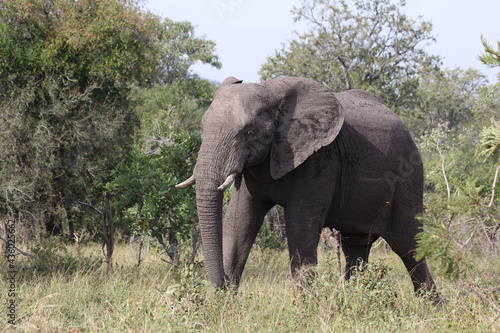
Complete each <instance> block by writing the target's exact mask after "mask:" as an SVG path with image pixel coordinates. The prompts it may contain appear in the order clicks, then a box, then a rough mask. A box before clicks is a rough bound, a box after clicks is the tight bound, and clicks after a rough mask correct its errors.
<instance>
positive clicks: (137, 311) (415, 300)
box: [0, 244, 500, 332]
mask: <svg viewBox="0 0 500 333" xmlns="http://www.w3.org/2000/svg"><path fill="white" fill-rule="evenodd" d="M100 251H101V249H100V245H94V246H87V247H86V248H85V249H84V251H83V253H82V254H81V257H80V259H79V261H80V262H84V264H80V265H77V266H75V265H70V264H66V266H67V267H65V266H64V265H61V266H57V265H56V266H54V269H50V268H47V267H45V268H39V269H38V270H36V269H33V268H32V267H31V266H30V265H29V262H28V260H27V259H26V258H19V257H16V259H17V262H16V265H17V266H18V267H20V268H22V267H24V269H22V270H21V271H20V272H19V273H17V276H16V278H17V281H16V282H17V292H18V294H19V295H18V297H17V298H16V301H17V316H18V324H17V325H16V326H15V327H13V326H12V325H6V326H5V328H4V329H3V330H4V331H20V332H37V331H39V332H162V331H163V332H192V331H208V332H330V331H338V330H341V331H346V332H396V331H397V332H400V331H409V332H429V331H431V332H445V331H448V332H449V331H457V332H495V331H500V318H499V312H498V310H496V309H495V306H496V307H498V306H499V291H500V290H499V288H500V259H499V257H486V256H485V255H479V254H476V255H475V256H474V257H470V258H467V262H468V264H469V265H470V268H469V270H468V276H467V277H466V278H465V279H464V280H461V281H458V282H449V281H447V280H444V279H440V278H436V283H437V284H438V288H439V291H440V292H441V293H442V295H443V296H444V298H445V299H446V304H445V305H442V306H433V305H431V302H430V301H429V300H427V299H425V298H419V297H415V296H414V294H413V291H412V286H411V282H410V278H409V276H408V274H407V273H406V270H405V269H404V266H403V264H402V263H401V261H400V259H399V258H397V257H396V256H395V255H394V254H392V253H390V252H389V251H387V250H385V249H383V248H382V247H378V248H377V249H375V250H374V251H373V252H372V256H371V262H372V264H370V266H369V268H368V271H367V272H366V273H365V274H363V275H360V276H358V277H357V278H355V279H354V280H352V281H351V282H349V283H344V282H343V281H342V278H341V277H340V274H339V272H338V269H337V260H336V257H335V255H334V254H330V253H327V252H326V251H324V250H322V249H321V250H320V261H319V266H318V275H317V278H316V279H315V280H314V281H309V282H307V283H302V284H301V285H298V284H296V283H293V282H292V281H291V280H290V278H289V270H288V255H287V251H280V252H277V251H271V250H261V249H259V248H256V249H254V250H253V252H252V254H251V256H250V259H249V262H248V264H247V267H246V270H245V273H244V277H243V279H242V284H241V287H240V290H239V292H238V293H237V294H233V293H225V294H222V293H216V292H214V291H213V289H212V288H211V287H210V286H209V285H208V283H207V282H206V280H205V279H206V277H205V272H204V269H203V267H202V266H201V265H193V266H190V267H187V268H182V269H174V268H173V267H172V266H170V265H168V264H166V263H164V262H163V261H161V260H160V256H159V254H158V253H157V252H156V251H155V250H150V251H149V252H147V253H146V252H145V253H143V258H144V261H143V263H142V264H141V267H140V269H137V267H136V266H135V265H136V256H137V247H136V246H135V245H129V244H120V245H118V246H117V247H116V250H115V255H114V262H115V265H114V267H113V269H112V270H111V271H110V272H107V271H106V267H105V265H100V267H95V265H94V266H92V264H91V263H92V260H95V258H97V257H98V256H99V255H101V252H100ZM66 256H67V257H71V258H76V256H77V255H76V251H75V248H74V247H73V246H68V253H67V254H66ZM82 258H91V259H88V260H86V261H84V260H83V259H82ZM92 258H94V259H92ZM66 261H67V262H68V260H66ZM2 267H3V268H2V280H1V285H0V290H1V293H2V299H4V300H6V299H7V296H6V295H7V286H6V278H5V276H6V275H5V270H6V269H5V265H2ZM75 267H76V268H75ZM381 272H385V274H382V275H383V277H382V278H380V273H381ZM377 275H379V278H378V279H377ZM466 283H471V286H473V287H474V288H475V290H476V291H473V290H472V289H471V287H470V286H468V285H467V284H466ZM478 293H479V294H480V295H481V296H479V295H478ZM2 304H6V303H5V301H4V302H2ZM0 318H1V320H2V324H4V323H6V321H7V320H6V318H7V310H6V307H5V306H2V307H1V309H0ZM0 327H4V326H3V325H0Z"/></svg>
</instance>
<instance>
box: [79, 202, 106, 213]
mask: <svg viewBox="0 0 500 333" xmlns="http://www.w3.org/2000/svg"><path fill="white" fill-rule="evenodd" d="M76 202H78V203H79V204H82V205H84V206H87V207H90V208H93V209H94V210H95V211H96V212H98V213H99V214H101V215H104V213H103V212H101V211H100V210H99V209H97V208H95V207H94V206H92V205H91V204H89V203H86V202H82V201H79V200H77V201H76Z"/></svg>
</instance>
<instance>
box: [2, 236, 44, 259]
mask: <svg viewBox="0 0 500 333" xmlns="http://www.w3.org/2000/svg"><path fill="white" fill-rule="evenodd" d="M0 239H1V240H3V241H4V242H5V244H7V245H8V246H11V247H13V248H14V249H15V250H17V251H18V252H19V253H18V254H14V255H19V254H22V255H25V256H27V257H31V258H33V259H36V257H35V256H34V255H32V254H30V253H26V252H24V251H21V250H19V249H18V248H17V247H16V246H15V245H12V244H9V242H8V241H7V240H6V239H4V238H3V237H0ZM4 250H5V252H6V253H7V254H8V255H12V254H10V253H8V252H7V249H6V248H4Z"/></svg>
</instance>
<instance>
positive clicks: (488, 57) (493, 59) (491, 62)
mask: <svg viewBox="0 0 500 333" xmlns="http://www.w3.org/2000/svg"><path fill="white" fill-rule="evenodd" d="M481 42H482V43H483V46H484V53H483V54H481V55H480V56H479V60H481V61H482V62H483V63H484V64H485V65H486V66H488V67H491V68H494V67H498V66H500V42H498V50H495V49H493V46H491V44H490V43H488V41H487V40H486V38H485V37H484V35H481ZM499 79H500V74H499Z"/></svg>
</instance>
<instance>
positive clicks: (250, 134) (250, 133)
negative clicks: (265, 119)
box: [245, 129, 255, 136]
mask: <svg viewBox="0 0 500 333" xmlns="http://www.w3.org/2000/svg"><path fill="white" fill-rule="evenodd" d="M254 134H255V131H254V130H253V129H249V130H247V131H246V132H245V135H246V136H252V135H254Z"/></svg>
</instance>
